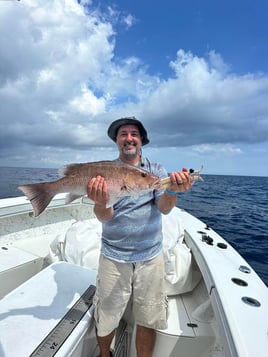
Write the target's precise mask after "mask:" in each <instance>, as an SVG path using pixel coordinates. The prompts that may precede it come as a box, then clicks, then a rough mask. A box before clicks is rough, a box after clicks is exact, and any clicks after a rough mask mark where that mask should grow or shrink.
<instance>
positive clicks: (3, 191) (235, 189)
mask: <svg viewBox="0 0 268 357" xmlns="http://www.w3.org/2000/svg"><path fill="white" fill-rule="evenodd" d="M58 177H59V176H58V173H57V170H56V169H36V168H14V167H12V168H6V167H1V168H0V198H7V197H16V196H22V192H21V191H19V190H18V189H17V186H18V185H20V184H23V183H31V182H44V181H53V180H55V179H57V178H58ZM203 178H204V182H196V183H195V184H194V185H193V187H192V189H191V190H190V191H188V192H185V193H181V194H179V196H178V206H179V207H180V208H184V209H186V210H187V211H188V212H190V213H191V214H193V215H195V216H196V217H198V218H199V219H201V220H202V221H204V222H205V223H206V224H208V225H209V226H210V227H212V228H213V229H214V230H215V231H217V232H218V233H219V234H220V235H221V236H222V237H223V238H224V239H226V240H227V241H228V242H229V243H230V244H231V245H232V246H233V247H234V248H235V249H236V250H237V251H238V252H239V253H240V254H241V255H242V256H243V257H244V258H245V259H246V260H247V261H248V263H249V264H250V265H251V266H252V267H253V268H254V269H255V271H256V272H257V273H258V274H259V276H260V277H261V278H262V280H263V281H264V282H265V284H266V285H267V286H268V177H253V176H220V175H203Z"/></svg>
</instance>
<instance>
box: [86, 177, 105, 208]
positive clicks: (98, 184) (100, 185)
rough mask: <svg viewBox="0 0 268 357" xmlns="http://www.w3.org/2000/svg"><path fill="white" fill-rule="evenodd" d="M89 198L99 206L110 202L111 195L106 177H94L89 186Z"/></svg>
mask: <svg viewBox="0 0 268 357" xmlns="http://www.w3.org/2000/svg"><path fill="white" fill-rule="evenodd" d="M87 195H88V198H89V199H91V200H92V201H94V202H95V204H97V205H104V206H105V207H106V203H107V202H108V201H109V193H108V187H107V182H106V181H105V179H104V177H102V176H97V177H93V178H92V179H91V180H90V181H89V183H88V185H87Z"/></svg>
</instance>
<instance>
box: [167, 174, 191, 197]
mask: <svg viewBox="0 0 268 357" xmlns="http://www.w3.org/2000/svg"><path fill="white" fill-rule="evenodd" d="M170 182H171V183H170V186H169V190H170V191H173V192H184V191H187V190H189V189H190V188H191V187H192V179H191V176H190V175H189V173H188V171H186V170H183V171H177V172H172V173H171V174H170Z"/></svg>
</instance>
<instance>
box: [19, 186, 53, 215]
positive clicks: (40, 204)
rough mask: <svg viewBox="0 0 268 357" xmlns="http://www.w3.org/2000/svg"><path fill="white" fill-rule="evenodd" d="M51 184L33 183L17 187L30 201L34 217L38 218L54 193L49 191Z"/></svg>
mask: <svg viewBox="0 0 268 357" xmlns="http://www.w3.org/2000/svg"><path fill="white" fill-rule="evenodd" d="M51 188H52V187H51V183H48V182H43V183H33V184H28V185H21V186H18V189H19V190H21V191H22V192H23V193H24V195H25V196H26V197H27V198H28V199H29V200H30V201H31V204H32V206H33V209H34V216H35V217H37V216H39V215H40V214H41V213H42V212H43V211H44V210H45V209H46V207H47V206H48V205H49V203H50V201H51V200H52V198H53V197H54V196H55V194H56V192H54V191H53V190H52V189H51Z"/></svg>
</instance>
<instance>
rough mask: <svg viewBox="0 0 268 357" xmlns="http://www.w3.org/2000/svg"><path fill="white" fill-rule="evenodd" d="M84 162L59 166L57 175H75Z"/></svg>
mask: <svg viewBox="0 0 268 357" xmlns="http://www.w3.org/2000/svg"><path fill="white" fill-rule="evenodd" d="M83 165H84V164H69V165H66V166H63V167H61V168H60V169H59V170H58V173H59V175H61V176H68V175H75V174H76V173H77V171H78V170H79V168H80V167H81V166H83Z"/></svg>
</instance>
